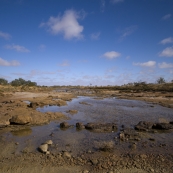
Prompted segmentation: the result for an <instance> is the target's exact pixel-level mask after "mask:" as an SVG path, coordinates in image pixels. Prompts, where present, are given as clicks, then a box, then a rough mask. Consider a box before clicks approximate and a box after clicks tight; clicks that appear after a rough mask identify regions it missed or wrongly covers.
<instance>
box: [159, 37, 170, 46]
mask: <svg viewBox="0 0 173 173" xmlns="http://www.w3.org/2000/svg"><path fill="white" fill-rule="evenodd" d="M168 43H173V38H172V37H168V38H165V39H163V40H162V41H160V44H168Z"/></svg>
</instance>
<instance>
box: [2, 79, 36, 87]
mask: <svg viewBox="0 0 173 173" xmlns="http://www.w3.org/2000/svg"><path fill="white" fill-rule="evenodd" d="M8 84H10V85H12V86H22V85H26V86H37V83H36V82H32V81H30V80H28V81H26V80H24V79H22V78H19V79H15V80H13V81H11V82H10V83H8V81H7V80H6V79H4V78H0V85H8Z"/></svg>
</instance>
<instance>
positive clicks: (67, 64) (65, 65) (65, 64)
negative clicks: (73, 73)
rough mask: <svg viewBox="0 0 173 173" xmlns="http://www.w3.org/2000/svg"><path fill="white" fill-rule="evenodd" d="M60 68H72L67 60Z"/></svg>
mask: <svg viewBox="0 0 173 173" xmlns="http://www.w3.org/2000/svg"><path fill="white" fill-rule="evenodd" d="M60 66H62V67H67V66H70V63H69V62H68V61H67V60H66V61H64V62H63V63H61V64H60Z"/></svg>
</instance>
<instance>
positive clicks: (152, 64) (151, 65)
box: [133, 61, 156, 67]
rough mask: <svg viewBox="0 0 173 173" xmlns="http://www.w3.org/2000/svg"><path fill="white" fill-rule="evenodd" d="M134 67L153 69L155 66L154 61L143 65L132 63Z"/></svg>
mask: <svg viewBox="0 0 173 173" xmlns="http://www.w3.org/2000/svg"><path fill="white" fill-rule="evenodd" d="M133 65H135V66H141V67H154V66H155V65H156V62H155V61H148V62H144V63H133Z"/></svg>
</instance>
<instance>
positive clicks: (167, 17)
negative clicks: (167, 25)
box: [162, 14, 172, 20]
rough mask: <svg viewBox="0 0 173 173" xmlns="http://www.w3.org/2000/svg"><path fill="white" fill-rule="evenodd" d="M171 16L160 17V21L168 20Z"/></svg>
mask: <svg viewBox="0 0 173 173" xmlns="http://www.w3.org/2000/svg"><path fill="white" fill-rule="evenodd" d="M171 16H172V15H171V14H166V15H165V16H163V17H162V20H167V19H169V18H171Z"/></svg>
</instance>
